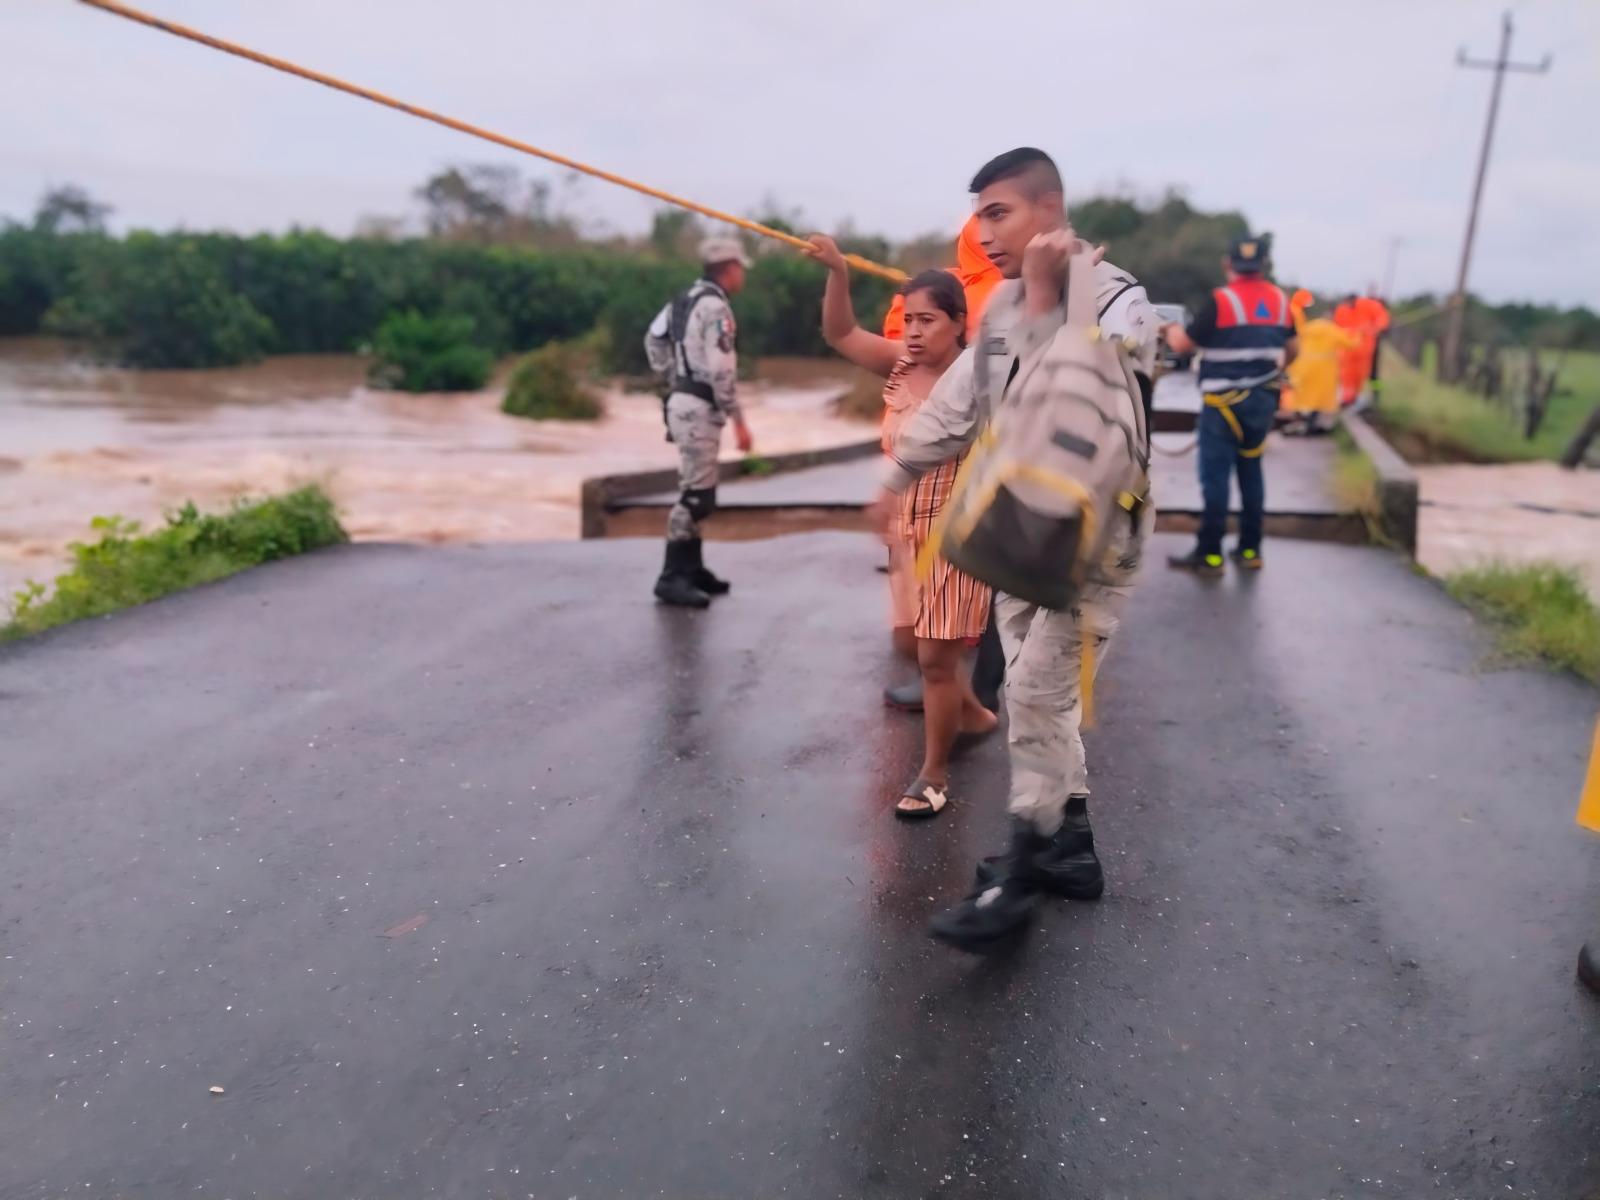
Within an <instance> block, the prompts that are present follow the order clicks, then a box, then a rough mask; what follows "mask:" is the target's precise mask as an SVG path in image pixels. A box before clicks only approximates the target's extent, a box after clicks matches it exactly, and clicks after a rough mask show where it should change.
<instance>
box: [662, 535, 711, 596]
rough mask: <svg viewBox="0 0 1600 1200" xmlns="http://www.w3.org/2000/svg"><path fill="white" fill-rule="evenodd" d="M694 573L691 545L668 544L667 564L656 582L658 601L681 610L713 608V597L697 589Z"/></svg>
mask: <svg viewBox="0 0 1600 1200" xmlns="http://www.w3.org/2000/svg"><path fill="white" fill-rule="evenodd" d="M695 544H698V543H695ZM693 572H694V560H693V558H692V551H691V550H690V543H689V542H668V543H667V558H666V562H665V564H664V565H663V566H662V568H661V577H660V578H659V579H657V580H656V599H657V600H659V601H661V603H663V604H672V605H676V606H677V607H679V608H709V607H711V597H710V596H708V595H706V594H705V593H704V592H703V591H701V590H700V589H699V588H697V587H695V585H694V581H693V578H692V576H693Z"/></svg>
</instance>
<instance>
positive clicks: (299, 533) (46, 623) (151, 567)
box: [0, 487, 349, 638]
mask: <svg viewBox="0 0 1600 1200" xmlns="http://www.w3.org/2000/svg"><path fill="white" fill-rule="evenodd" d="M93 527H94V528H95V529H96V530H98V531H99V533H100V540H99V541H97V542H90V543H78V544H75V545H74V546H73V547H72V558H73V565H72V569H71V570H70V571H68V572H67V573H66V574H64V575H61V576H60V577H58V578H57V579H56V582H55V590H54V591H53V592H48V593H47V589H46V588H45V587H44V586H43V585H42V584H31V585H29V586H28V587H27V588H24V589H23V590H22V591H21V592H19V593H18V594H17V596H16V597H15V599H14V601H13V604H12V614H11V620H10V622H9V623H8V624H6V625H5V626H3V627H0V638H17V637H22V636H24V635H25V634H30V633H38V632H40V631H41V630H44V629H50V628H52V627H54V626H56V625H64V624H66V623H67V622H69V621H77V620H81V619H83V618H84V617H97V616H100V615H101V614H103V613H108V612H114V611H116V610H117V609H119V608H127V607H129V606H131V605H134V604H143V603H145V602H146V601H148V600H154V599H156V598H157V597H158V596H165V595H167V594H168V593H169V592H176V591H181V590H182V589H184V588H189V587H194V586H195V585H196V584H201V583H208V582H210V581H211V580H213V579H221V578H222V577H223V576H225V575H231V574H233V573H234V572H235V571H242V570H244V569H245V568H246V567H252V566H255V565H256V564H257V563H263V562H268V561H270V560H272V559H276V558H287V557H289V556H290V555H293V554H303V553H305V552H306V551H308V550H315V549H317V548H318V547H320V546H330V545H333V544H335V543H338V542H344V541H348V540H349V537H348V535H346V533H345V531H344V528H343V527H342V526H341V525H340V524H339V518H338V515H337V514H336V513H335V511H334V507H333V502H332V501H331V500H329V499H328V497H327V496H326V495H325V494H324V493H323V492H322V490H321V489H320V488H316V487H306V488H301V489H299V490H298V491H294V492H290V493H288V494H287V495H284V496H278V497H275V498H273V499H268V500H262V501H258V502H255V503H249V502H246V501H240V502H239V503H237V504H235V505H234V507H233V509H232V510H231V511H229V512H226V513H221V514H212V513H202V512H199V511H198V510H197V509H196V508H195V506H194V505H193V504H186V505H184V506H183V507H182V508H181V509H179V510H178V511H177V512H174V513H171V514H169V515H168V517H167V523H166V526H165V527H164V528H162V529H158V530H156V531H155V532H153V533H148V534H142V533H140V531H139V525H138V523H137V522H134V521H124V520H122V519H121V518H119V517H97V518H95V520H94V522H93Z"/></svg>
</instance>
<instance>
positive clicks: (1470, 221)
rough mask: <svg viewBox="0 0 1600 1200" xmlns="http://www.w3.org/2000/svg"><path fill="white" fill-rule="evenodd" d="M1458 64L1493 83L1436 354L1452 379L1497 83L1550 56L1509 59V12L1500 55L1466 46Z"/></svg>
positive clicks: (1457, 368) (1539, 69)
mask: <svg viewBox="0 0 1600 1200" xmlns="http://www.w3.org/2000/svg"><path fill="white" fill-rule="evenodd" d="M1456 65H1457V66H1458V67H1470V68H1473V69H1474V70H1492V71H1493V72H1494V86H1493V88H1492V89H1490V92H1489V119H1488V121H1486V122H1485V123H1484V126H1483V148H1482V149H1481V150H1479V151H1478V177H1477V179H1476V180H1475V181H1474V182H1473V185H1472V208H1471V209H1470V210H1469V211H1468V213H1467V236H1466V240H1465V241H1463V242H1462V244H1461V269H1460V270H1459V271H1458V272H1457V273H1456V290H1455V294H1454V295H1452V296H1451V297H1450V320H1449V324H1448V325H1447V326H1446V327H1445V335H1444V352H1443V353H1442V354H1440V356H1439V375H1440V378H1442V379H1444V380H1445V381H1447V382H1453V381H1454V380H1455V379H1456V378H1457V377H1458V376H1459V375H1460V372H1461V325H1462V322H1463V321H1464V320H1465V318H1466V314H1467V268H1468V267H1469V266H1471V264H1472V239H1473V236H1474V235H1475V234H1476V233H1477V232H1478V204H1479V202H1480V201H1482V199H1483V177H1484V175H1485V174H1487V173H1488V170H1489V145H1490V143H1491V142H1493V141H1494V123H1495V118H1496V117H1498V116H1499V115H1500V86H1501V84H1502V83H1504V82H1505V77H1506V72H1507V71H1523V72H1526V73H1527V74H1530V75H1543V74H1544V73H1545V72H1546V71H1548V70H1549V69H1550V56H1549V55H1548V54H1546V55H1545V56H1544V61H1543V62H1541V63H1539V64H1538V65H1537V66H1535V65H1534V64H1532V63H1514V62H1512V61H1511V14H1510V13H1509V12H1507V13H1506V14H1505V15H1504V16H1503V17H1501V18H1500V56H1499V57H1498V58H1496V59H1495V60H1494V61H1493V62H1484V61H1482V60H1478V59H1471V58H1468V57H1467V51H1466V49H1465V47H1463V48H1462V49H1461V50H1459V51H1457V53H1456Z"/></svg>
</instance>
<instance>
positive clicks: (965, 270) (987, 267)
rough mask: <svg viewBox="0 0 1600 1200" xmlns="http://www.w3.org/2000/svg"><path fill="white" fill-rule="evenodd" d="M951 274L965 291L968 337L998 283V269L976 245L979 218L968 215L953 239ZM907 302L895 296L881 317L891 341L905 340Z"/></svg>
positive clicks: (981, 318) (979, 319)
mask: <svg viewBox="0 0 1600 1200" xmlns="http://www.w3.org/2000/svg"><path fill="white" fill-rule="evenodd" d="M949 270H950V273H951V274H952V275H954V276H955V277H956V278H957V279H959V280H960V281H961V290H962V291H964V292H966V294H967V336H968V337H976V336H977V333H978V326H979V325H980V324H981V323H982V321H983V306H984V305H985V304H986V303H987V302H988V300H989V293H990V292H992V291H994V289H995V288H997V287H998V286H1000V280H1001V275H1000V268H999V267H997V266H995V265H994V264H993V263H992V262H990V261H989V256H988V255H987V254H985V253H984V252H983V247H982V246H980V245H979V244H978V218H977V217H968V218H967V223H966V224H965V225H963V226H962V227H961V236H960V237H959V238H957V239H956V265H955V266H953V267H951V268H949ZM905 308H906V301H905V297H904V296H896V297H895V298H894V302H893V303H892V304H890V305H889V311H888V312H887V313H885V314H884V317H883V336H884V337H886V338H888V339H889V340H890V341H892V342H899V341H904V340H905V331H906V320H905Z"/></svg>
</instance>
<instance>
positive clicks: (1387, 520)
mask: <svg viewBox="0 0 1600 1200" xmlns="http://www.w3.org/2000/svg"><path fill="white" fill-rule="evenodd" d="M1344 427H1345V428H1346V429H1347V430H1349V432H1350V438H1351V440H1352V441H1354V442H1355V444H1356V446H1357V448H1359V449H1360V451H1361V453H1363V454H1365V455H1366V456H1367V461H1368V462H1370V463H1371V464H1372V468H1373V470H1374V471H1375V472H1376V473H1377V476H1378V520H1379V522H1380V524H1381V525H1382V527H1383V533H1384V536H1385V537H1387V538H1388V539H1389V540H1390V541H1392V542H1393V543H1394V544H1395V545H1396V546H1399V547H1400V548H1401V549H1402V550H1404V551H1405V552H1406V553H1407V554H1408V555H1410V556H1411V557H1412V558H1415V557H1416V556H1417V506H1418V486H1417V473H1416V472H1415V471H1413V470H1412V469H1411V464H1410V463H1408V462H1406V460H1405V459H1404V458H1402V457H1401V456H1400V452H1399V451H1398V450H1396V449H1395V448H1394V447H1393V446H1391V445H1390V444H1389V443H1388V442H1387V441H1386V440H1384V437H1383V435H1382V434H1381V433H1379V432H1378V431H1377V430H1376V429H1374V428H1373V427H1372V426H1371V425H1370V424H1368V423H1367V421H1366V419H1365V418H1364V417H1362V416H1361V414H1359V413H1348V414H1346V416H1345V419H1344Z"/></svg>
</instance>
